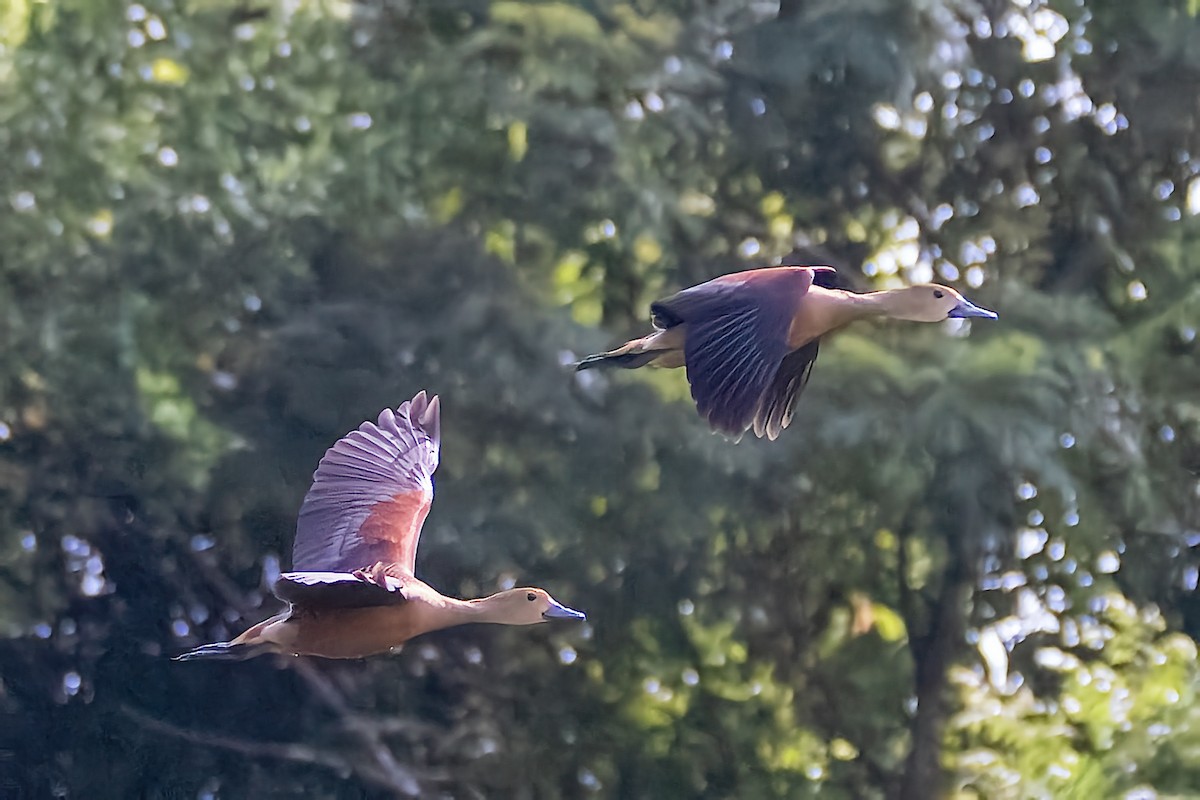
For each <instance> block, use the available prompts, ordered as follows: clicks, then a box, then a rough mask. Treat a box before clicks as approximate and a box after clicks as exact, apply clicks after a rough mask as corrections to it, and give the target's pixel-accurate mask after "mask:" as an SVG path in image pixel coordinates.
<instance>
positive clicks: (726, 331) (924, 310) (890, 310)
mask: <svg viewBox="0 0 1200 800" xmlns="http://www.w3.org/2000/svg"><path fill="white" fill-rule="evenodd" d="M833 272H834V270H833V268H832V267H771V268H768V269H758V270H750V271H748V272H735V273H733V274H730V275H722V276H721V277H719V278H714V279H712V280H710V281H707V282H705V283H701V284H699V285H697V286H693V287H691V288H689V289H684V290H683V291H681V292H678V293H677V294H674V295H671V296H670V297H668V298H666V299H665V300H659V301H658V302H656V303H653V304H652V305H651V306H650V313H651V320H652V322H653V324H654V331H653V332H652V333H650V334H648V335H646V336H643V337H641V338H640V339H634V340H632V341H630V342H626V343H625V344H623V345H621V346H620V347H618V348H616V349H615V350H610V351H608V352H607V353H599V354H597V355H594V356H588V357H587V358H585V359H583V360H582V361H580V362H579V363H578V364H576V367H575V368H576V369H589V368H592V367H623V368H625V369H637V368H638V367H645V366H653V367H667V368H676V367H686V368H687V378H688V383H689V384H691V388H692V399H693V400H695V401H696V409H697V410H698V411H699V412H700V416H702V417H704V419H706V420H707V421H708V424H709V425H710V426H711V427H712V428H713V430H715V431H718V432H720V433H723V434H725V435H727V436H731V437H733V438H740V437H741V435H742V434H743V433H745V432H746V431H747V430H750V429H753V430H754V435H755V436H758V437H762V436H766V437H767V438H768V439H775V438H777V437H778V436H779V433H780V432H781V431H782V430H783V429H784V428H786V427H787V426H788V424H789V423H790V422H791V421H792V412H793V410H794V409H795V406H796V400H797V398H798V397H799V396H800V392H801V391H802V390H803V389H804V385H805V384H806V383H807V382H808V378H809V375H810V374H811V373H812V367H813V362H815V361H816V358H817V348H818V346H819V345H820V341H821V337H822V336H824V335H825V334H827V333H831V332H833V331H836V330H837V329H839V328H841V327H843V326H845V325H849V324H850V323H851V322H854V321H855V320H860V319H866V318H868V317H890V318H892V319H902V320H909V321H912V322H941V321H942V320H945V319H953V318H971V317H975V318H980V319H996V318H997V315H996V313H995V312H994V311H988V310H987V309H986V308H980V307H979V306H977V305H975V304H974V303H972V302H971V301H969V300H967V299H966V298H965V297H963V296H962V295H961V294H959V293H958V292H956V291H955V290H954V289H951V288H950V287H949V286H942V285H940V284H936V283H922V284H919V285H916V286H906V287H904V288H902V289H889V290H887V291H882V292H868V293H866V294H856V293H854V292H847V291H844V290H842V289H836V288H833V287H832V284H831V283H830V281H829V278H830V277H831V276H832V273H833Z"/></svg>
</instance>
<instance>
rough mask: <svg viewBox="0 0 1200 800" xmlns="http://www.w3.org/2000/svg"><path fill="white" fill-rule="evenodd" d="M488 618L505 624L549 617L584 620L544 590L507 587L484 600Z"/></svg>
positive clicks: (523, 623) (524, 623)
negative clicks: (504, 590) (506, 589)
mask: <svg viewBox="0 0 1200 800" xmlns="http://www.w3.org/2000/svg"><path fill="white" fill-rule="evenodd" d="M484 602H485V603H486V604H487V606H488V609H487V613H488V617H489V618H490V619H491V620H494V621H495V622H500V623H503V624H505V625H536V624H537V623H539V622H546V621H547V620H551V619H578V620H585V619H587V615H586V614H584V613H583V612H582V611H576V610H575V609H573V608H567V607H566V606H564V605H563V604H562V603H560V602H558V601H557V600H555V599H554V598H553V597H551V596H550V593H549V592H547V591H546V590H545V589H534V588H524V589H509V590H508V591H506V592H500V593H498V594H494V595H492V596H491V597H489V598H487V599H486V600H485V601H484Z"/></svg>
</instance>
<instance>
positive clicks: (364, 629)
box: [176, 392, 585, 661]
mask: <svg viewBox="0 0 1200 800" xmlns="http://www.w3.org/2000/svg"><path fill="white" fill-rule="evenodd" d="M440 443H441V436H440V413H439V404H438V398H437V397H436V396H435V397H433V398H426V396H425V393H424V392H421V393H420V394H418V395H417V396H416V397H414V398H413V399H412V400H411V401H409V402H406V403H402V404H401V405H400V407H399V408H397V409H396V410H395V411H394V412H393V411H392V410H390V409H385V410H384V411H383V413H381V414H380V415H379V419H378V420H377V421H376V422H373V423H372V422H364V423H363V424H362V425H361V426H360V427H359V428H358V430H356V431H352V432H351V433H350V434H349V435H347V436H345V437H343V438H342V439H340V440H338V442H337V443H336V444H334V445H333V447H331V448H329V450H328V451H326V453H325V456H324V458H322V459H321V463H320V464H319V466H318V467H317V471H316V473H315V474H314V475H313V483H312V488H310V489H309V490H308V495H307V496H306V497H305V498H304V504H303V505H302V506H301V508H300V519H299V522H298V524H297V527H296V541H295V544H294V547H293V551H292V560H293V569H294V570H295V571H294V572H286V573H284V574H283V575H281V576H280V577H279V580H278V581H276V583H275V587H274V591H275V595H276V596H277V597H279V599H281V600H284V601H286V602H287V603H288V608H287V609H286V610H285V611H283V612H282V613H280V614H277V615H276V616H274V617H271V618H270V619H268V620H264V621H263V622H260V623H258V624H257V625H254V626H253V627H251V628H250V629H249V630H247V631H246V632H245V633H243V634H242V635H241V636H238V637H237V638H236V639H234V640H233V641H231V642H218V643H216V644H208V645H204V646H202V647H197V648H196V649H194V650H190V651H188V652H186V653H183V654H182V655H179V656H177V657H176V660H180V661H190V660H193V659H227V660H242V659H245V658H250V657H253V656H257V655H260V654H263V653H283V654H290V655H311V656H321V657H324V658H360V657H362V656H369V655H372V654H374V653H382V652H386V651H389V650H395V649H396V648H398V647H399V646H400V645H402V644H403V643H404V642H407V641H408V640H409V639H412V638H413V637H415V636H420V635H421V634H423V633H429V632H430V631H436V630H439V629H441V628H449V627H452V626H455V625H465V624H467V623H469V622H493V623H499V624H502V625H534V624H537V623H539V622H545V621H547V620H549V619H557V618H562V619H585V616H584V614H583V613H581V612H579V611H575V610H573V609H570V608H567V607H566V606H564V605H562V604H561V603H559V602H558V601H556V600H555V599H554V598H552V597H551V596H550V595H549V594H547V593H546V591H545V590H543V589H535V588H522V589H510V590H508V591H504V592H500V593H498V594H494V595H491V596H490V597H485V598H482V599H479V600H458V599H455V598H453V597H446V596H444V595H442V594H441V593H440V592H438V591H437V590H436V589H434V588H433V587H431V586H429V585H428V584H426V583H424V582H423V581H421V580H419V579H418V578H417V577H416V576H415V575H414V574H413V568H414V566H415V564H416V556H417V542H418V540H419V539H420V536H421V526H422V524H423V523H424V522H425V515H426V514H428V513H429V507H430V505H431V504H432V502H433V480H432V477H433V472H434V470H435V469H437V465H438V453H439V449H440Z"/></svg>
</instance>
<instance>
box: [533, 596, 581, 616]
mask: <svg viewBox="0 0 1200 800" xmlns="http://www.w3.org/2000/svg"><path fill="white" fill-rule="evenodd" d="M542 618H543V619H587V614H584V613H583V612H582V611H576V610H575V609H573V608H567V607H566V606H564V605H563V604H562V603H559V602H558V601H556V600H551V601H550V607H549V608H547V609H546V610H545V611H543V612H542Z"/></svg>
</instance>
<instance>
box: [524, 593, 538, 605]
mask: <svg viewBox="0 0 1200 800" xmlns="http://www.w3.org/2000/svg"><path fill="white" fill-rule="evenodd" d="M525 599H526V600H528V601H529V602H531V603H532V602H533V601H534V600H537V595H536V594H534V593H533V592H530V593H529V594H527V595H525Z"/></svg>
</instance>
